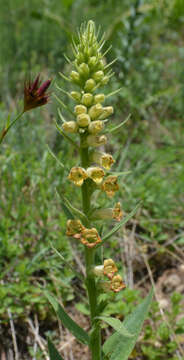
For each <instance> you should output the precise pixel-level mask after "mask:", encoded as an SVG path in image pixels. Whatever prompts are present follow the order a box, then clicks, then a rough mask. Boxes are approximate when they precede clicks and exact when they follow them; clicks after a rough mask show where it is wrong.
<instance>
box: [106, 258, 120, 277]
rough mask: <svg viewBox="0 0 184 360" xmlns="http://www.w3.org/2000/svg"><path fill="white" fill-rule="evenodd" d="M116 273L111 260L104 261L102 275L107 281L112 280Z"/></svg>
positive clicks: (115, 267)
mask: <svg viewBox="0 0 184 360" xmlns="http://www.w3.org/2000/svg"><path fill="white" fill-rule="evenodd" d="M117 271H118V269H117V266H116V265H115V263H114V261H113V260H112V259H107V260H104V275H106V276H107V277H108V278H109V279H112V278H113V276H114V274H115V273H116V272H117Z"/></svg>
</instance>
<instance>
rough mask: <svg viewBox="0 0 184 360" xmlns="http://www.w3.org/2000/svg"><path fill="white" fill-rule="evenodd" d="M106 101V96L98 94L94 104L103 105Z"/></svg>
mask: <svg viewBox="0 0 184 360" xmlns="http://www.w3.org/2000/svg"><path fill="white" fill-rule="evenodd" d="M104 101H105V95H104V94H96V95H95V96H94V103H95V104H97V103H100V104H101V103H103V102H104Z"/></svg>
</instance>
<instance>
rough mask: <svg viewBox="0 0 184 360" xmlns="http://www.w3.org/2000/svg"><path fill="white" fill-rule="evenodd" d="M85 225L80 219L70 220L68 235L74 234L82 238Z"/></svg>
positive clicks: (76, 237) (77, 237) (73, 235)
mask: <svg viewBox="0 0 184 360" xmlns="http://www.w3.org/2000/svg"><path fill="white" fill-rule="evenodd" d="M84 229H85V227H84V226H83V225H82V223H81V221H80V220H68V221H67V230H66V235H67V236H72V237H74V238H75V239H80V237H81V233H82V231H83V230H84Z"/></svg>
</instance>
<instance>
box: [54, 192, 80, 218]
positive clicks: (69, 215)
mask: <svg viewBox="0 0 184 360" xmlns="http://www.w3.org/2000/svg"><path fill="white" fill-rule="evenodd" d="M56 194H57V195H58V196H59V198H60V200H61V206H62V209H63V211H64V213H65V215H66V217H67V219H71V220H73V219H75V216H74V215H73V213H72V212H71V210H70V209H69V208H68V206H67V205H66V203H65V202H64V201H63V199H62V198H61V196H60V194H59V192H58V191H57V189H56Z"/></svg>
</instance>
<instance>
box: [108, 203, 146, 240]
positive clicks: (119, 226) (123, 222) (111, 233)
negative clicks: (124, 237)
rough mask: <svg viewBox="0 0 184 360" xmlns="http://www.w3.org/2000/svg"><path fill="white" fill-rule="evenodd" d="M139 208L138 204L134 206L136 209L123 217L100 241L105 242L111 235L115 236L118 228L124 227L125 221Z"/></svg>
mask: <svg viewBox="0 0 184 360" xmlns="http://www.w3.org/2000/svg"><path fill="white" fill-rule="evenodd" d="M139 206H140V203H139V204H137V205H136V207H135V208H134V209H133V210H132V211H131V213H130V214H128V215H127V216H125V218H124V219H122V220H121V221H120V222H119V224H118V225H116V226H115V227H114V228H113V229H112V230H111V231H109V232H108V233H107V234H106V235H105V236H104V237H103V238H102V241H105V240H107V239H109V238H110V237H111V236H112V235H113V234H115V233H116V232H117V231H118V230H119V229H120V228H121V226H123V225H125V224H126V223H127V221H129V220H130V219H131V218H132V217H133V216H134V214H135V213H136V211H137V209H138V207H139Z"/></svg>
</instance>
